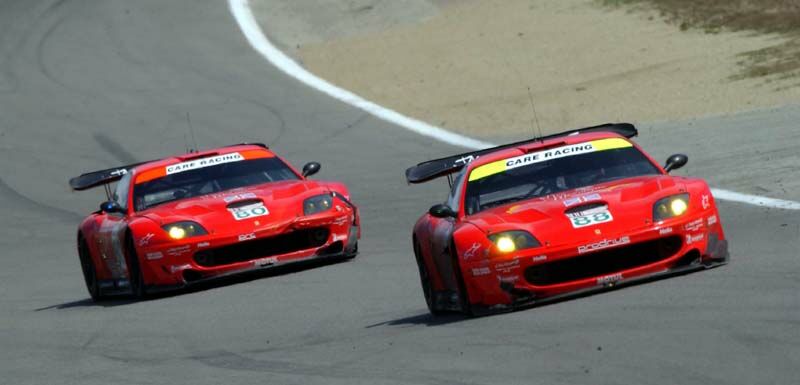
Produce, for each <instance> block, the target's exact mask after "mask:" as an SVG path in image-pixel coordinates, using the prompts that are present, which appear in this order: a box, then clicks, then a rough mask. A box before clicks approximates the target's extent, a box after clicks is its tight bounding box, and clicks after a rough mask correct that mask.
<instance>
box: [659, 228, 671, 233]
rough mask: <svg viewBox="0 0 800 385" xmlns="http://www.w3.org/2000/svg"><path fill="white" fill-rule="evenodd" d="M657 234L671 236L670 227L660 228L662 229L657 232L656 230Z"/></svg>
mask: <svg viewBox="0 0 800 385" xmlns="http://www.w3.org/2000/svg"><path fill="white" fill-rule="evenodd" d="M658 234H659V235H667V234H672V227H664V228H662V229H659V230H658Z"/></svg>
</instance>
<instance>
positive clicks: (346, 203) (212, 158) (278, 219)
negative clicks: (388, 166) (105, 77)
mask: <svg viewBox="0 0 800 385" xmlns="http://www.w3.org/2000/svg"><path fill="white" fill-rule="evenodd" d="M319 170H320V164H319V163H316V162H311V163H308V164H306V165H305V166H304V167H303V170H302V172H299V171H297V170H295V169H294V168H293V167H292V166H290V165H289V164H288V163H287V162H285V161H284V160H283V159H281V158H280V157H278V156H277V155H275V154H274V153H273V152H272V151H270V150H269V149H268V148H267V147H266V146H264V145H262V144H240V145H233V146H228V147H221V148H217V149H212V150H208V151H202V152H196V151H193V152H190V153H187V154H184V155H179V156H174V157H168V158H164V159H161V160H156V161H150V162H144V163H138V164H133V165H128V166H122V167H116V168H112V169H107V170H101V171H95V172H91V173H87V174H83V175H81V176H79V177H75V178H72V179H71V180H70V186H71V187H72V189H74V190H78V191H80V190H86V189H89V188H92V187H97V186H104V187H105V191H106V195H107V201H105V202H104V203H102V204H101V205H100V210H99V211H97V212H94V213H92V214H91V215H89V216H88V217H87V218H86V219H85V220H84V221H83V222H82V223H81V224H80V226H79V229H78V234H77V245H78V255H79V258H80V263H81V268H82V270H83V275H84V278H85V281H86V286H87V288H88V290H89V294H90V295H91V297H92V298H93V299H95V300H96V299H100V298H103V297H105V296H107V295H110V294H118V293H129V294H133V295H134V296H136V297H142V296H144V295H146V294H147V293H148V292H153V291H158V290H163V289H170V288H176V287H182V286H185V285H188V284H192V283H196V282H200V281H205V280H208V279H212V278H218V277H221V276H226V275H231V274H237V273H243V272H249V271H254V270H259V269H264V268H270V267H275V266H281V265H285V264H290V263H295V262H300V261H307V260H313V259H322V258H342V259H347V258H352V257H354V256H355V255H356V254H357V251H358V239H359V237H360V235H361V234H360V226H359V215H358V210H357V208H356V206H355V205H353V203H351V202H350V194H349V192H348V189H347V187H345V185H344V184H342V183H338V182H321V181H312V180H309V179H308V177H309V176H311V175H313V174H315V173H317V172H318V171H319ZM114 182H116V187H115V188H113V189H112V188H111V185H110V184H111V183H114Z"/></svg>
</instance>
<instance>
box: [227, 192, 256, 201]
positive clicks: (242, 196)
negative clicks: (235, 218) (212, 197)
mask: <svg viewBox="0 0 800 385" xmlns="http://www.w3.org/2000/svg"><path fill="white" fill-rule="evenodd" d="M256 198H258V197H257V196H256V194H253V193H244V194H236V195H228V196H226V197H224V198H222V200H223V201H225V203H231V202H233V201H243V200H245V199H256Z"/></svg>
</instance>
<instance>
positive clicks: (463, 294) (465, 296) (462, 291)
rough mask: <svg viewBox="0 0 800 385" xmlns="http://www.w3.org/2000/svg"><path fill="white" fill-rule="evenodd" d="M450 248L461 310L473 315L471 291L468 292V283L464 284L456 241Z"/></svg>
mask: <svg viewBox="0 0 800 385" xmlns="http://www.w3.org/2000/svg"><path fill="white" fill-rule="evenodd" d="M450 250H451V252H450V256H451V258H452V259H453V263H452V266H453V277H454V278H455V280H456V284H457V285H458V301H459V304H460V305H461V312H462V313H464V314H466V315H468V316H473V315H475V313H474V312H473V311H472V305H471V303H470V301H469V293H468V292H467V285H466V284H464V276H463V275H462V274H461V264H460V263H459V258H458V253H457V252H456V244H455V242H453V243H451V244H450Z"/></svg>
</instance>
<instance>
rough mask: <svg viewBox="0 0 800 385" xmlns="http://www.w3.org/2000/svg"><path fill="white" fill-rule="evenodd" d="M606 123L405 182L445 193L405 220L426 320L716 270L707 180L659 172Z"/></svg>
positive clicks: (445, 165)
mask: <svg viewBox="0 0 800 385" xmlns="http://www.w3.org/2000/svg"><path fill="white" fill-rule="evenodd" d="M637 133H638V132H637V130H636V128H635V127H633V126H632V125H630V124H626V123H620V124H606V125H602V126H596V127H589V128H585V129H579V130H573V131H568V132H564V133H561V134H556V135H550V136H546V137H543V138H539V139H534V140H529V141H523V142H518V143H513V144H509V145H504V146H500V147H496V148H490V149H486V150H481V151H475V152H471V153H466V154H460V155H456V156H451V157H448V158H444V159H438V160H433V161H429V162H424V163H420V164H419V165H417V166H415V167H411V168H409V169H408V170H406V178H407V180H408V181H409V182H410V183H422V182H426V181H428V180H431V179H434V178H438V177H441V176H447V177H448V180H449V181H450V185H451V190H450V195H449V196H448V198H447V202H446V203H444V204H438V205H435V206H433V207H431V209H430V210H429V212H428V213H426V214H425V215H423V216H422V217H421V218H420V219H419V221H417V223H416V225H415V226H414V230H413V247H414V254H415V256H416V259H417V264H418V266H419V272H420V278H421V280H422V289H423V293H424V295H425V300H426V302H427V304H428V308H429V309H430V311H431V312H432V313H434V314H437V313H440V312H444V311H462V312H465V313H477V312H486V311H492V310H503V309H513V308H514V307H517V306H522V305H530V304H535V303H540V302H543V301H549V300H554V299H558V298H562V297H565V296H567V295H575V294H578V293H586V292H589V291H593V290H600V289H604V288H609V287H612V286H616V285H619V284H626V283H632V282H635V281H639V280H643V279H648V278H653V277H658V276H662V275H667V274H676V273H682V272H688V271H692V270H696V269H702V268H709V267H714V266H719V265H722V264H725V263H726V262H727V261H728V244H727V241H726V240H725V234H724V232H723V230H722V224H721V222H720V218H719V214H718V213H717V208H716V205H715V203H714V198H713V197H712V196H711V191H710V190H709V188H708V185H707V184H706V183H705V182H704V181H703V180H701V179H697V178H686V177H677V176H670V175H669V174H668V173H669V171H670V170H674V169H677V168H679V167H682V166H683V165H685V164H686V162H687V160H688V158H687V157H686V156H685V155H680V154H678V155H673V156H671V157H669V159H668V160H667V163H666V165H665V166H664V167H661V166H659V165H658V163H656V162H655V161H654V160H653V159H652V158H650V157H649V156H648V155H647V154H645V153H644V152H643V151H642V150H641V149H640V148H639V146H638V145H636V144H635V143H633V142H631V141H630V140H629V139H630V138H632V137H634V136H636V135H637Z"/></svg>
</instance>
